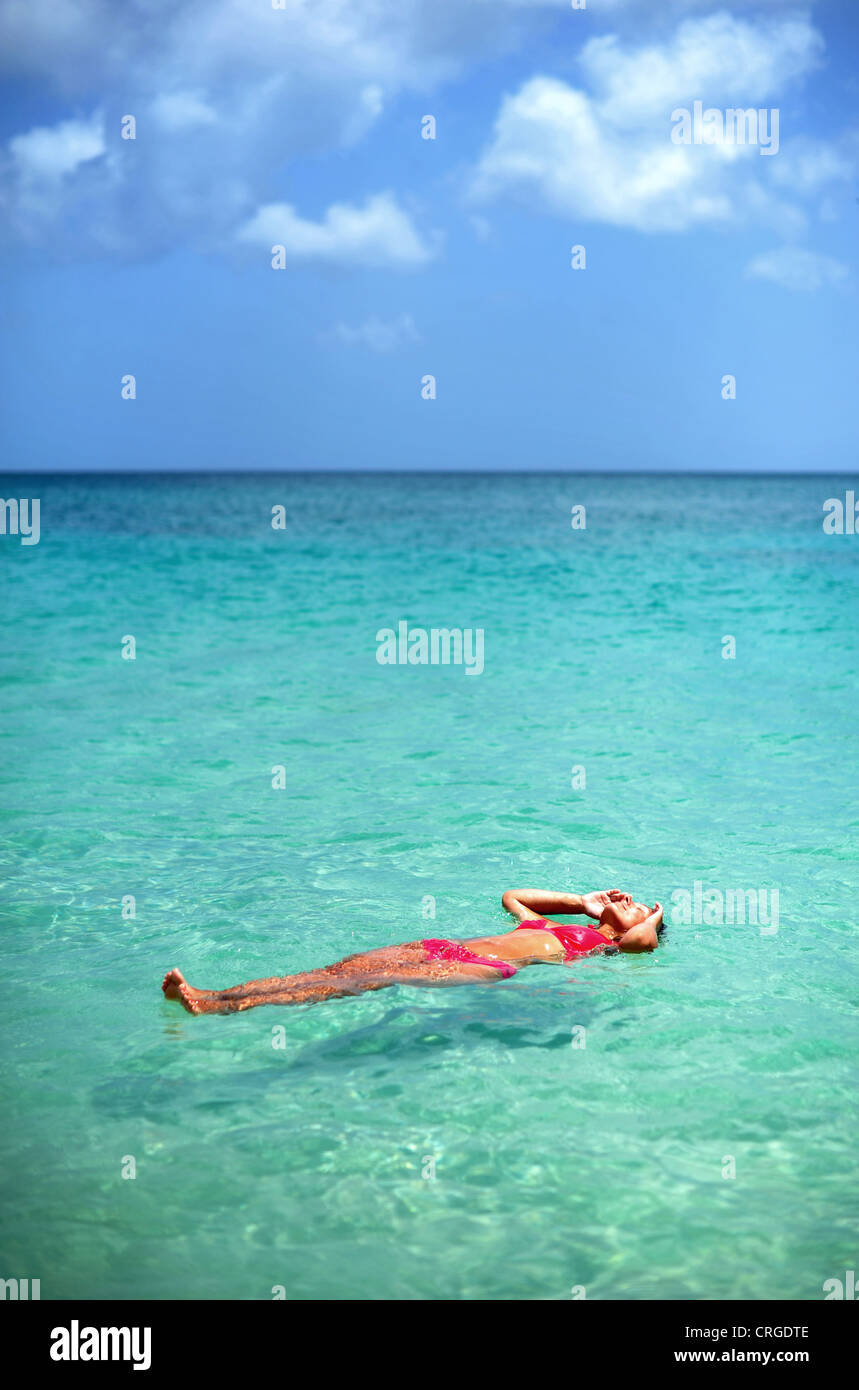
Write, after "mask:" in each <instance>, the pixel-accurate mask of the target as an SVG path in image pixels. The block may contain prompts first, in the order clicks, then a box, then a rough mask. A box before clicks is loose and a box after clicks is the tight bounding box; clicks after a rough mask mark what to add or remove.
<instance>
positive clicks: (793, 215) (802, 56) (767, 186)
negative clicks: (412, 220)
mask: <svg viewBox="0 0 859 1390" xmlns="http://www.w3.org/2000/svg"><path fill="white" fill-rule="evenodd" d="M821 49H822V39H821V37H820V35H819V34H818V33H817V31H816V30H815V29H814V28H813V27H812V25H811V24H810V23H809V21H808V20H807V19H804V18H796V17H786V18H783V19H780V20H771V21H769V22H767V23H751V22H748V21H746V20H743V19H739V18H736V17H735V16H733V15H730V14H728V13H724V12H723V13H719V14H715V15H710V16H707V17H705V18H702V19H687V20H685V21H684V22H683V23H681V24H680V25H679V26H678V28H677V29H676V31H675V32H674V33H673V35H671V36H670V37H669V38H668V39H667V40H666V41H665V42H664V43H661V44H654V43H649V44H645V45H642V46H638V47H632V48H627V47H624V46H623V44H622V43H621V41H620V40H619V39H618V37H617V36H616V35H608V36H601V37H598V38H594V39H591V40H590V41H589V42H588V43H586V44H585V45H584V47H583V50H582V53H581V57H580V67H581V70H582V72H583V74H584V79H585V88H584V89H582V88H579V87H575V86H572V85H570V84H568V83H567V82H563V81H561V80H559V79H558V78H555V77H545V76H536V77H533V78H531V79H530V80H529V81H527V82H525V83H524V84H523V86H522V87H521V88H520V89H519V91H518V92H516V93H514V94H513V95H510V96H507V97H506V98H505V99H504V101H503V102H502V105H501V108H500V111H499V113H498V117H497V120H496V123H495V129H494V135H493V139H492V141H491V143H490V145H489V147H488V148H487V149H486V150H485V152H484V154H483V155H482V157H481V159H480V161H479V164H478V167H477V169H476V172H475V175H474V179H473V184H472V192H473V194H474V196H475V198H477V199H481V200H489V199H492V198H497V197H499V196H502V195H505V196H513V197H515V198H518V199H521V200H528V201H529V202H531V203H533V202H534V201H535V200H536V202H537V204H538V205H542V206H543V207H544V208H545V209H546V210H548V211H550V212H554V213H557V214H559V215H561V216H565V217H572V218H576V219H584V220H592V221H599V222H608V223H612V224H614V225H616V226H625V227H634V228H636V229H638V230H639V231H683V230H685V229H686V228H688V227H691V226H695V225H696V224H700V223H704V222H720V221H722V222H724V221H728V220H733V219H737V218H749V217H751V218H755V219H760V220H764V221H769V222H770V223H772V224H773V225H779V224H781V225H782V226H783V227H784V228H785V229H786V230H787V231H789V232H790V233H791V234H795V233H796V232H797V231H798V230H801V227H802V225H803V223H804V218H803V214H802V213H801V211H800V210H799V209H797V208H796V207H795V206H794V205H792V204H791V203H790V202H789V201H787V200H786V193H787V192H788V191H790V192H791V193H796V192H797V191H800V190H799V189H798V187H797V182H798V183H799V184H802V183H803V182H805V183H808V182H809V181H810V179H811V177H812V175H811V173H810V170H809V165H808V162H807V161H806V162H805V163H804V162H803V159H802V158H801V157H799V156H797V157H795V158H793V159H792V161H790V160H789V161H788V162H791V164H792V168H793V169H794V170H796V171H797V180H795V181H794V182H793V183H792V182H791V178H790V175H788V174H787V171H786V177H785V179H784V180H783V181H782V183H781V185H780V186H779V187H775V186H771V185H774V184H775V183H777V180H772V178H771V175H770V173H769V172H768V171H764V170H761V169H760V167H759V166H760V164H761V162H762V161H761V160H760V158H759V151H758V149H757V147H755V146H751V145H745V146H742V145H738V144H730V143H727V142H721V143H718V144H713V145H682V144H674V143H672V141H671V138H670V136H671V113H672V111H673V110H675V109H678V108H687V109H691V107H692V104H693V102H694V101H696V100H703V102H704V105H705V106H710V105H718V103H719V102H720V101H721V102H723V104H724V106H725V107H734V106H741V105H747V106H754V107H756V108H757V107H760V106H762V105H764V104H765V103H767V102H771V101H772V99H773V98H774V97H777V96H778V94H779V93H781V92H782V91H783V90H784V89H785V88H786V87H788V86H789V85H790V84H791V83H793V82H796V81H797V80H798V79H800V78H802V77H803V76H805V75H806V74H808V73H809V72H811V71H812V70H813V69H814V68H815V67H816V66H817V64H818V62H819V59H820V53H821ZM822 152H823V153H825V156H826V157H825V158H824V159H823V160H820V158H819V156H820V155H821V153H822ZM782 157H783V151H782V152H780V154H779V156H778V158H782ZM814 157H815V158H817V159H818V165H817V168H818V177H819V178H821V179H824V180H825V179H828V178H834V177H840V176H842V175H843V164H842V162H841V161H840V160H839V158H838V157H837V156H836V155H835V153H834V152H832V151H829V150H828V149H826V148H825V147H824V146H822V145H819V146H818V149H817V150H816V151H815V155H814ZM763 162H764V163H766V164H777V163H778V159H776V158H772V159H769V160H766V161H763Z"/></svg>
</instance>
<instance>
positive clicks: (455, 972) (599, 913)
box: [161, 888, 662, 1014]
mask: <svg viewBox="0 0 859 1390" xmlns="http://www.w3.org/2000/svg"><path fill="white" fill-rule="evenodd" d="M501 902H502V905H503V906H504V907H505V908H506V910H507V911H508V912H509V913H510V915H511V916H512V917H515V918H516V920H517V922H526V921H530V920H531V919H533V918H535V917H541V918H544V919H545V920H546V921H547V923H548V925H549V926H560V925H562V924H561V923H559V922H555V921H553V919H552V918H551V916H549V914H550V913H557V914H562V915H563V916H577V917H590V918H592V919H593V920H594V921H596V922H597V924H598V925H597V926H596V928H595V930H596V931H598V932H599V933H600V934H601V935H602V936H604V937H605V938H606V940H607V941H609V942H611V943H612V944H613V945H615V946H616V947H617V949H618V950H620V951H628V952H640V951H654V950H655V949H656V947H657V945H658V944H659V940H658V935H657V931H658V928H659V925H660V923H661V921H662V906H661V904H660V903H655V904H654V905H653V907H647V906H646V905H645V904H644V903H637V902H634V901H633V899H632V898H631V897H630V895H629V894H628V893H622V892H620V890H619V889H617V888H611V889H609V890H608V891H605V892H600V893H582V894H579V893H550V892H546V891H545V890H544V889H541V888H517V889H510V890H508V892H506V893H505V894H504V896H503V897H502V899H501ZM462 944H463V945H464V946H467V947H468V948H469V950H471V951H473V952H474V953H475V954H476V955H480V956H486V957H488V958H489V959H491V960H500V961H507V962H509V963H510V964H511V965H515V966H516V968H517V970H519V969H521V968H522V967H523V966H526V965H539V964H545V963H558V962H562V961H563V960H564V949H563V947H562V946H561V944H560V942H559V941H558V940H557V938H556V937H554V936H553V935H552V934H551V932H549V931H546V930H545V929H544V928H534V929H527V928H526V929H525V930H521V929H519V930H517V929H516V928H515V927H514V928H513V929H512V930H511V931H508V932H501V933H499V934H497V935H494V936H477V937H470V938H469V939H468V940H466V941H464V942H463V943H462ZM502 978H503V977H502V976H501V973H500V972H499V971H498V970H496V969H495V967H494V966H492V965H480V964H478V963H476V962H473V961H445V960H429V959H428V958H427V953H426V951H425V949H424V947H423V945H422V943H421V942H420V941H407V942H403V943H402V944H401V945H398V946H382V947H380V948H378V949H377V950H374V951H363V952H358V954H357V955H353V956H347V957H346V958H345V960H339V961H337V962H335V964H334V965H326V966H323V967H322V969H320V970H309V971H305V972H304V973H302V974H299V975H283V976H277V975H274V976H272V977H271V978H270V979H266V980H249V981H248V983H247V984H243V985H234V986H233V987H232V988H231V989H222V990H212V989H195V988H194V987H193V986H192V985H189V984H188V982H187V981H186V979H185V977H184V975H183V974H182V972H181V971H180V970H168V971H167V974H166V975H165V976H164V982H163V984H162V986H161V988H162V989H163V991H164V993H165V995H166V997H167V998H168V999H175V1000H177V1001H178V1002H179V1003H181V1004H182V1005H184V1007H185V1008H186V1009H187V1010H188V1012H189V1013H192V1014H230V1013H242V1012H244V1010H245V1009H255V1008H257V1007H258V1006H259V1005H260V1004H314V1003H321V1002H322V1001H323V1000H327V999H339V998H343V997H344V996H345V995H353V994H364V993H366V992H367V991H369V990H377V989H387V988H389V987H390V986H391V985H426V986H430V987H433V988H438V987H439V986H447V985H474V984H498V983H500V981H501V980H502Z"/></svg>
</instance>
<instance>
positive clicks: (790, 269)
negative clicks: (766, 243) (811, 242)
mask: <svg viewBox="0 0 859 1390" xmlns="http://www.w3.org/2000/svg"><path fill="white" fill-rule="evenodd" d="M746 274H747V275H749V276H751V277H753V278H756V279H759V280H771V281H772V282H773V283H774V284H776V285H781V286H783V288H784V289H786V290H819V289H823V288H824V287H825V286H829V287H837V286H838V285H842V284H843V283H844V281H845V280H846V279H847V276H848V274H849V271H848V269H847V266H846V265H842V263H841V262H840V261H836V260H834V259H833V258H832V257H831V256H821V255H819V254H818V252H816V251H807V250H805V248H804V247H800V246H781V247H779V248H778V249H777V250H775V251H766V252H764V254H763V255H761V256H756V257H755V259H754V260H753V261H750V262H749V264H748V265H747V266H746Z"/></svg>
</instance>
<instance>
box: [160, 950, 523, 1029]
mask: <svg viewBox="0 0 859 1390" xmlns="http://www.w3.org/2000/svg"><path fill="white" fill-rule="evenodd" d="M501 978H502V977H501V972H500V971H498V970H496V969H495V967H494V966H491V965H474V964H472V963H471V962H460V961H455V962H449V961H428V960H427V959H426V952H425V951H424V949H423V947H422V945H421V943H420V942H419V941H410V942H407V943H406V944H404V945H402V946H385V947H383V948H382V949H381V950H378V951H365V952H363V953H360V954H358V955H354V956H348V957H347V958H346V959H345V960H341V961H337V962H336V964H334V965H326V966H324V967H323V968H322V969H321V970H310V971H307V972H305V973H304V974H300V975H284V976H282V977H278V976H272V977H271V978H270V979H267V980H249V981H248V983H247V984H244V985H234V986H233V987H232V988H231V989H224V990H207V989H195V988H194V987H193V986H192V985H189V984H188V982H187V981H186V979H185V977H184V975H183V974H182V972H181V971H180V970H168V972H167V974H166V975H165V977H164V983H163V984H162V986H161V988H162V989H163V990H164V993H165V995H166V996H167V998H168V999H176V1000H178V1001H179V1003H181V1004H182V1005H184V1007H185V1008H186V1009H187V1010H188V1012H189V1013H192V1014H212V1013H216V1014H228V1013H243V1012H244V1011H245V1009H254V1008H257V1007H258V1006H259V1005H260V1004H316V1003H321V1002H322V1001H323V1000H327V999H342V998H343V997H345V996H346V995H350V994H365V993H366V992H368V991H369V990H376V989H387V988H389V987H390V986H391V985H399V984H404V985H406V984H407V985H428V986H445V985H460V984H462V985H469V984H472V985H473V984H485V983H491V982H493V981H497V980H500V979H501Z"/></svg>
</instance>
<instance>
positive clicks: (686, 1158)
mask: <svg viewBox="0 0 859 1390" xmlns="http://www.w3.org/2000/svg"><path fill="white" fill-rule="evenodd" d="M0 486H2V489H3V496H5V497H9V496H13V495H14V496H20V495H21V494H22V493H24V492H26V493H27V494H28V495H31V496H32V495H37V496H39V497H40V499H41V527H42V537H41V540H40V542H39V544H38V545H37V546H32V547H24V546H21V545H19V543H18V541H17V540H16V539H15V538H13V537H9V536H5V537H0V585H2V597H3V633H4V640H3V644H2V658H0V664H1V665H2V676H3V686H4V694H3V721H2V734H3V744H2V747H3V756H2V799H1V800H2V841H1V842H0V847H1V848H2V854H1V855H0V868H2V880H3V886H2V915H3V935H2V942H3V957H4V965H3V985H4V991H3V993H4V1004H3V1012H2V1018H0V1028H2V1047H3V1058H4V1072H3V1083H2V1084H3V1106H2V1111H3V1126H2V1136H0V1174H1V1175H2V1241H0V1251H1V1252H2V1253H1V1254H0V1263H2V1269H0V1275H2V1276H3V1277H20V1278H25V1277H27V1278H39V1279H40V1280H41V1291H42V1297H43V1298H67V1297H79V1296H87V1297H116V1298H127V1299H132V1298H139V1297H147V1298H185V1297H193V1296H200V1297H206V1298H223V1297H235V1298H243V1299H266V1298H270V1297H271V1296H272V1289H273V1287H275V1286H283V1287H284V1288H285V1290H286V1293H287V1296H288V1297H290V1298H295V1299H309V1298H316V1297H324V1298H337V1299H342V1298H371V1299H381V1298H403V1299H438V1298H467V1299H478V1298H487V1299H511V1298H529V1299H549V1300H561V1301H562V1300H568V1299H569V1298H570V1297H571V1289H573V1288H574V1287H584V1289H585V1290H586V1296H587V1298H589V1299H606V1298H623V1299H641V1298H682V1297H687V1298H708V1297H714V1298H720V1299H724V1298H736V1297H748V1298H754V1299H758V1298H760V1299H764V1298H800V1299H819V1298H821V1297H822V1285H823V1282H824V1280H826V1279H828V1278H832V1277H843V1274H844V1271H845V1269H850V1268H853V1269H856V1268H857V1267H859V1266H857V1259H859V1242H857V1202H856V1183H855V1172H856V1095H857V1077H856V1072H857V1063H856V1058H857V1034H859V1028H857V1014H856V1000H857V974H859V972H857V962H859V949H857V927H856V922H857V910H856V895H857V889H859V869H857V851H856V840H857V837H856V829H857V707H859V706H857V673H859V635H857V623H856V614H857V596H859V536H827V535H825V534H824V533H823V530H822V526H821V521H822V516H823V513H822V506H823V502H824V500H825V499H826V498H828V497H831V496H843V495H844V490H845V487H846V486H849V480H845V479H831V478H823V477H816V478H810V477H802V478H782V477H771V478H767V479H751V478H719V479H716V478H702V477H698V478H695V477H683V478H681V477H640V476H639V477H634V476H622V477H618V476H613V477H598V476H591V477H584V476H583V477H560V476H527V477H522V476H497V477H489V476H471V477H469V476H455V475H447V476H442V475H439V476H384V475H377V476H364V477H355V476H315V477H310V476H307V477H304V476H288V477H274V476H261V475H260V476H245V477H184V478H175V477H174V478H166V477H156V476H152V477H136V478H105V477H103V478H95V477H87V478H83V477H78V478H68V479H62V478H40V479H30V480H24V479H21V478H3V479H2V480H0ZM578 503H581V504H584V505H585V506H586V507H587V529H586V530H585V531H578V532H577V531H573V530H572V529H571V526H570V509H571V507H572V506H573V505H574V504H578ZM276 504H283V505H284V506H285V508H286V517H287V523H286V529H285V530H283V531H275V530H272V528H271V525H270V517H271V508H272V507H273V506H275V505H276ZM401 619H405V620H407V621H408V622H409V623H410V624H411V625H412V626H423V627H426V628H430V627H434V626H435V627H472V628H478V627H480V628H482V629H483V630H484V633H485V670H484V672H483V674H482V675H480V676H478V677H472V676H467V675H466V673H465V670H464V669H463V668H462V667H455V666H451V667H446V668H445V667H428V666H421V667H387V666H380V665H379V664H378V663H377V662H376V660H375V651H376V642H375V636H376V632H377V630H379V629H381V628H384V627H396V624H397V622H398V621H399V620H401ZM127 635H133V636H134V637H135V639H136V644H137V655H136V660H134V661H127V660H123V659H122V656H121V646H122V639H123V638H124V637H125V636H127ZM726 635H732V636H734V637H735V639H736V644H737V655H736V659H735V660H725V659H723V657H722V639H723V637H724V636H726ZM276 765H283V767H284V768H285V770H286V787H285V789H284V790H274V789H273V788H272V785H271V778H272V768H273V767H274V766H276ZM574 766H580V767H584V769H585V775H586V786H585V787H583V788H582V787H573V786H572V785H571V781H572V776H571V769H572V768H573V767H574ZM696 880H697V881H699V882H701V883H702V885H703V887H704V889H709V890H718V891H721V892H725V891H727V890H729V889H736V888H742V889H750V890H751V889H754V890H766V891H767V892H770V891H771V890H778V893H779V900H778V901H779V923H778V930H777V931H775V932H770V931H761V929H760V927H759V926H754V925H752V926H749V925H745V926H739V925H733V926H728V925H720V924H718V923H713V924H707V923H705V922H698V923H694V922H693V923H691V924H689V925H674V926H672V927H669V929H668V931H667V932H666V934H665V938H664V942H663V946H662V948H661V949H660V950H659V951H657V952H656V953H655V954H653V955H652V956H644V957H624V956H620V957H612V958H608V959H606V958H602V959H593V960H588V961H585V962H580V963H578V964H576V965H575V966H567V967H539V968H534V969H529V970H524V971H522V972H521V973H520V974H518V975H517V976H516V978H514V979H512V980H510V981H509V982H505V983H502V984H498V985H493V986H486V987H482V988H480V987H474V988H471V987H469V988H464V989H453V990H417V989H395V990H388V991H383V992H380V993H378V994H374V995H368V996H365V997H363V998H359V999H356V1000H343V1001H338V1002H335V1003H331V1004H327V1005H321V1006H317V1007H315V1008H308V1007H301V1008H295V1009H273V1008H261V1009H256V1010H252V1011H250V1012H248V1013H246V1014H243V1015H240V1016H232V1017H226V1018H223V1017H203V1018H192V1017H190V1016H188V1015H186V1014H185V1013H184V1012H183V1011H182V1010H181V1008H180V1007H179V1005H177V1004H168V1003H166V1002H165V1001H164V1000H163V999H162V997H161V994H160V992H159V985H160V981H161V978H162V975H163V973H164V971H165V969H166V968H167V967H169V966H173V965H179V966H181V968H182V969H183V970H184V971H185V974H186V975H187V976H188V978H189V979H190V980H191V981H192V983H195V984H199V985H204V986H209V987H213V986H226V985H229V984H235V983H237V982H239V981H241V980H244V979H249V978H252V977H256V976H261V975H270V974H272V973H287V972H290V971H294V970H304V969H308V968H311V967H313V966H316V965H321V964H324V963H327V962H328V961H331V960H334V959H336V958H338V957H339V956H342V955H344V954H346V953H348V952H350V951H354V950H358V949H359V948H362V947H369V946H374V945H383V944H387V943H389V942H392V941H397V940H411V939H414V938H416V937H420V936H424V935H435V936H445V935H450V936H472V935H480V934H486V933H487V932H490V931H493V930H500V929H503V927H504V926H505V924H506V923H507V919H506V917H505V915H504V913H503V912H502V909H501V906H500V898H501V893H502V891H503V890H504V889H505V888H508V887H520V886H524V887H529V886H530V887H535V886H536V887H549V888H558V889H562V888H563V889H569V890H576V889H584V888H604V887H614V886H618V887H621V888H625V889H628V890H629V891H631V892H633V893H635V894H636V896H639V897H642V898H644V899H645V900H647V901H648V902H653V901H654V900H656V899H660V900H662V901H663V902H665V903H666V906H667V908H669V909H670V905H671V903H672V894H673V893H675V892H677V891H678V890H683V889H686V890H688V891H691V890H692V886H693V884H694V883H695V881H696ZM126 895H133V896H134V898H135V899H136V917H135V918H134V919H133V920H124V919H123V915H122V906H121V905H122V900H123V898H124V897H125V896H126ZM428 896H431V897H432V898H433V899H434V900H435V904H436V915H435V919H434V920H432V919H429V920H427V919H425V918H424V916H423V915H422V903H424V902H425V899H426V898H427V897H428ZM675 901H676V900H675ZM770 901H771V900H770ZM426 910H427V909H426V908H424V909H423V911H426ZM667 915H669V916H670V915H671V913H670V910H669V911H668V914H667ZM581 1028H584V1030H585V1031H584V1034H581V1033H580V1032H578V1031H577V1032H575V1033H574V1031H573V1030H574V1029H576V1030H580V1029H581ZM273 1030H274V1031H273ZM582 1038H583V1039H584V1041H585V1046H584V1047H582V1046H574V1045H573V1044H574V1042H577V1041H578V1042H581V1040H582ZM274 1043H282V1046H274V1045H273V1044H274ZM129 1158H133V1159H134V1160H135V1163H136V1173H137V1176H136V1178H134V1179H133V1180H130V1179H124V1178H123V1177H122V1171H123V1166H125V1169H126V1171H128V1169H129V1166H130V1165H129V1162H128V1160H129ZM430 1159H433V1160H434V1161H435V1173H436V1176H435V1179H434V1180H433V1179H427V1178H425V1177H424V1176H422V1174H423V1173H424V1172H427V1171H428V1170H429V1168H430V1164H429V1162H428V1160H430ZM730 1160H733V1163H734V1165H735V1169H736V1176H735V1177H725V1176H723V1173H724V1172H728V1171H730Z"/></svg>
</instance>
